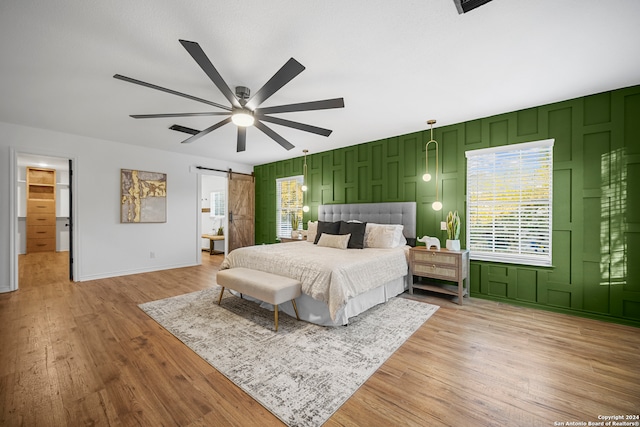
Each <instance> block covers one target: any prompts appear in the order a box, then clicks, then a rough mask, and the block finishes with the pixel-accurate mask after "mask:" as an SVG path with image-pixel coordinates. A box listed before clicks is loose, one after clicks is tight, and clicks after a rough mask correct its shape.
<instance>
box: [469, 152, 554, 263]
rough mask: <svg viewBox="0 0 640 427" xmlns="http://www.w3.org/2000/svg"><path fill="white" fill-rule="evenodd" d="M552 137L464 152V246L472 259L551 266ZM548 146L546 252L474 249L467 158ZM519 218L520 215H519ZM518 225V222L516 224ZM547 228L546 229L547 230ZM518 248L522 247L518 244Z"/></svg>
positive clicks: (470, 184)
mask: <svg viewBox="0 0 640 427" xmlns="http://www.w3.org/2000/svg"><path fill="white" fill-rule="evenodd" d="M554 141H555V140H554V139H546V140H541V141H533V142H525V143H520V144H510V145H503V146H499V147H490V148H482V149H478V150H471V151H467V152H465V156H466V158H467V177H466V178H467V215H466V216H467V218H466V226H467V227H466V229H467V233H466V240H467V242H466V247H467V248H468V249H469V250H470V257H471V259H473V260H479V261H491V262H500V263H508V264H523V265H531V266H543V267H550V266H552V234H553V218H552V212H553V145H554ZM539 147H540V148H549V147H551V150H550V159H549V164H548V167H549V172H550V176H549V182H548V185H549V200H548V226H547V227H544V229H545V232H548V253H546V254H544V255H533V254H531V255H528V254H524V253H502V252H494V251H482V252H481V251H478V250H474V249H473V247H472V242H471V239H472V231H471V222H472V219H473V218H472V216H473V212H472V209H474V205H473V204H472V203H471V202H470V195H471V193H472V191H471V188H470V187H471V186H472V185H473V182H471V183H470V177H469V159H473V158H474V157H476V158H477V157H478V156H487V155H491V154H492V153H503V152H515V151H516V150H517V151H519V152H520V151H525V150H530V149H533V148H539ZM519 218H520V217H519ZM518 227H520V223H519V224H518ZM547 230H548V231H547ZM519 248H520V250H521V249H522V247H521V246H519Z"/></svg>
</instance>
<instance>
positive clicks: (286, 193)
mask: <svg viewBox="0 0 640 427" xmlns="http://www.w3.org/2000/svg"><path fill="white" fill-rule="evenodd" d="M303 180H304V179H303V176H302V175H299V176H290V177H287V178H280V179H277V180H276V235H277V236H278V237H291V230H292V227H291V220H292V218H294V217H295V218H297V219H298V221H299V223H300V224H302V204H303V195H302V183H303Z"/></svg>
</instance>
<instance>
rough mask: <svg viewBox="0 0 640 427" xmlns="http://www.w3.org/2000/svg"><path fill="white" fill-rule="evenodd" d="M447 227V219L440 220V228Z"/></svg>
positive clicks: (444, 228)
mask: <svg viewBox="0 0 640 427" xmlns="http://www.w3.org/2000/svg"><path fill="white" fill-rule="evenodd" d="M446 229H447V221H440V230H446Z"/></svg>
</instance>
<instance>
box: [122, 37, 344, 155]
mask: <svg viewBox="0 0 640 427" xmlns="http://www.w3.org/2000/svg"><path fill="white" fill-rule="evenodd" d="M180 44H182V46H183V47H184V48H185V49H186V50H187V52H189V54H190V55H191V57H192V58H193V59H194V60H195V61H196V63H197V64H198V65H199V66H200V68H201V69H202V71H204V73H205V74H206V75H207V77H209V78H210V79H211V81H212V82H213V83H214V84H215V86H216V87H217V88H218V90H219V91H220V92H221V93H222V94H223V95H224V97H225V98H227V100H228V101H229V103H230V104H231V106H230V107H227V106H225V105H221V104H218V103H215V102H212V101H208V100H206V99H202V98H198V97H195V96H192V95H188V94H185V93H181V92H177V91H175V90H172V89H167V88H164V87H161V86H157V85H154V84H151V83H146V82H143V81H141V80H137V79H133V78H131V77H126V76H122V75H120V74H116V75H114V76H113V77H114V78H116V79H118V80H122V81H125V82H129V83H133V84H137V85H141V86H145V87H148V88H151V89H156V90H159V91H162V92H166V93H170V94H172V95H176V96H181V97H183V98H187V99H191V100H193V101H197V102H201V103H204V104H207V105H210V106H212V107H216V108H219V109H221V110H224V111H223V112H219V111H207V112H201V113H162V114H132V115H131V117H132V118H134V119H150V118H167V117H197V116H227V117H226V118H225V119H224V120H222V121H219V122H218V123H215V124H213V125H212V126H209V127H208V128H206V129H204V130H201V131H200V130H197V129H192V128H189V127H186V126H181V125H178V124H174V125H172V126H170V127H169V129H171V130H175V131H178V132H183V133H187V134H190V135H191V136H190V137H189V138H187V139H185V140H184V141H182V143H183V144H186V143H191V142H193V141H195V140H197V139H199V138H201V137H203V136H205V135H207V134H209V133H210V132H212V131H214V130H216V129H218V128H219V127H222V126H224V125H226V124H227V123H229V122H232V123H234V124H235V125H236V126H237V127H238V139H237V151H238V152H241V151H245V149H246V137H247V133H246V132H247V127H251V126H255V127H256V128H257V129H258V130H260V131H261V132H263V133H264V134H265V135H267V136H268V137H270V138H271V139H273V140H274V141H276V142H277V143H278V144H280V146H282V147H283V148H285V149H286V150H290V149H292V148H293V147H294V145H293V144H291V143H290V142H289V141H287V140H286V139H285V138H283V137H282V136H281V135H279V134H278V133H277V132H275V131H274V130H273V129H271V128H270V127H268V126H266V125H265V124H264V123H263V122H270V123H274V124H277V125H280V126H285V127H289V128H293V129H298V130H301V131H304V132H310V133H314V134H316V135H322V136H325V137H326V136H329V135H330V134H331V132H332V131H331V130H330V129H323V128H320V127H317V126H312V125H307V124H304V123H299V122H294V121H291V120H286V119H282V118H279V117H271V116H268V114H276V113H288V112H295V111H312V110H325V109H330V108H343V107H344V99H343V98H333V99H325V100H321V101H311V102H301V103H296V104H287V105H276V106H271V107H266V108H260V105H261V104H262V103H263V102H264V101H266V100H267V99H268V98H269V97H271V96H272V95H273V94H274V93H276V92H277V91H278V90H280V89H281V88H282V87H283V86H284V85H286V84H287V83H289V82H290V81H291V80H292V79H293V78H294V77H296V76H297V75H298V74H300V73H301V72H302V71H304V69H305V67H304V66H303V65H302V64H300V63H299V62H298V61H296V60H295V59H293V58H291V59H289V60H288V61H287V63H286V64H284V65H283V66H282V68H280V69H279V70H278V71H277V72H276V73H275V74H274V75H273V77H271V78H270V79H269V81H267V83H265V84H264V86H262V88H260V90H258V91H257V92H256V93H255V94H254V95H253V96H250V94H251V92H250V90H249V88H247V87H245V86H237V87H236V88H235V93H234V92H232V91H231V89H230V88H229V85H227V83H226V82H225V81H224V79H223V78H222V76H221V75H220V73H218V70H216V68H215V67H214V66H213V64H212V63H211V61H210V60H209V58H208V57H207V55H206V54H205V53H204V51H203V50H202V48H201V47H200V45H199V44H198V43H196V42H192V41H187V40H180Z"/></svg>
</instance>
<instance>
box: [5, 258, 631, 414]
mask: <svg viewBox="0 0 640 427" xmlns="http://www.w3.org/2000/svg"><path fill="white" fill-rule="evenodd" d="M66 256H67V254H66V253H58V254H55V253H41V254H29V255H26V256H21V257H20V262H19V265H20V268H19V272H20V284H21V288H20V290H18V291H16V292H13V293H9V294H3V295H0V324H1V325H2V328H0V344H1V345H0V404H1V406H2V407H1V408H0V425H3V426H4V425H7V426H19V425H38V426H49V425H51V426H61V425H70V426H75V425H111V426H129V425H131V426H140V425H142V426H157V425H180V426H189V427H196V426H211V425H216V426H226V425H229V426H279V425H282V422H281V421H279V420H278V419H277V418H276V417H275V416H273V415H272V414H271V413H270V412H268V411H267V410H266V409H264V408H263V407H262V406H261V405H260V404H259V403H257V402H256V401H255V400H254V399H252V398H251V397H249V396H248V395H247V394H246V393H245V392H243V391H242V390H241V389H239V388H238V387H237V386H235V385H234V384H233V383H232V382H231V381H229V380H228V379H227V378H225V377H224V376H223V375H221V374H220V373H219V372H218V371H216V370H215V369H214V368H213V367H211V366H210V365H209V364H208V363H207V362H205V361H204V360H203V359H201V358H200V357H198V356H197V355H196V354H195V353H194V352H193V351H191V350H190V349H189V348H188V347H186V346H185V345H184V344H182V343H181V342H180V341H179V340H177V339H176V338H175V337H174V336H173V335H171V334H170V333H169V332H167V331H166V330H164V329H163V328H162V327H160V326H159V325H158V324H157V323H156V322H155V321H153V320H152V319H150V318H149V317H148V316H147V315H146V314H145V313H144V312H142V310H140V309H139V308H138V304H140V303H144V302H148V301H153V300H158V299H162V298H167V297H171V296H175V295H180V294H183V293H188V292H194V291H197V290H201V289H205V288H208V287H211V286H215V273H216V271H217V268H218V265H219V264H220V262H221V261H222V256H211V257H210V256H209V255H207V254H203V265H201V266H196V267H189V268H180V269H174V270H167V271H159V272H152V273H144V274H137V275H131V276H124V277H116V278H110V279H102V280H92V281H87V282H82V283H71V282H69V281H68V279H67V274H68V273H67V259H66ZM411 298H412V299H416V300H420V301H425V302H429V303H432V304H437V305H439V306H440V307H441V308H440V309H439V310H438V311H437V312H436V313H435V314H434V315H433V316H432V318H431V319H430V320H429V321H427V322H426V323H425V324H424V325H423V326H422V327H421V328H420V329H419V330H418V331H416V333H415V334H414V335H413V336H412V337H411V338H409V340H408V341H407V342H406V343H405V344H404V345H403V346H402V347H401V348H400V349H398V351H397V352H396V353H395V354H393V355H392V356H391V357H390V358H389V360H387V362H386V363H385V364H384V365H383V366H382V367H381V368H380V369H379V370H378V372H376V373H375V374H374V375H373V376H372V377H371V378H370V379H369V380H368V381H367V382H366V383H365V384H364V385H363V386H362V387H361V388H360V389H359V390H357V391H356V393H355V394H354V395H353V396H352V397H351V398H350V399H349V400H348V401H347V402H346V403H345V404H344V405H343V406H342V407H341V408H340V409H339V410H338V411H337V412H336V414H334V416H333V417H332V418H331V419H330V420H329V421H328V422H327V424H326V425H327V426H328V427H334V426H360V425H362V426H387V425H403V426H425V425H428V426H438V425H441V426H452V425H457V426H467V425H474V426H484V425H495V426H498V425H500V426H503V425H504V426H507V425H513V426H550V425H553V423H554V422H556V421H558V422H567V421H597V416H598V415H600V414H605V415H612V414H637V413H638V412H639V411H640V404H639V402H640V330H638V329H637V328H633V327H628V326H623V325H617V324H610V323H605V322H600V321H596V320H590V319H584V318H580V317H574V316H568V315H563V314H558V313H550V312H545V311H541V310H535V309H529V308H523V307H516V306H510V305H506V304H501V303H497V302H491V301H485V300H478V299H474V298H471V299H469V300H468V301H467V300H465V305H463V306H459V305H457V304H455V303H454V302H452V300H451V299H450V298H449V297H444V298H443V297H441V296H437V295H434V294H429V293H428V292H417V293H416V295H414V296H412V297H411Z"/></svg>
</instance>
